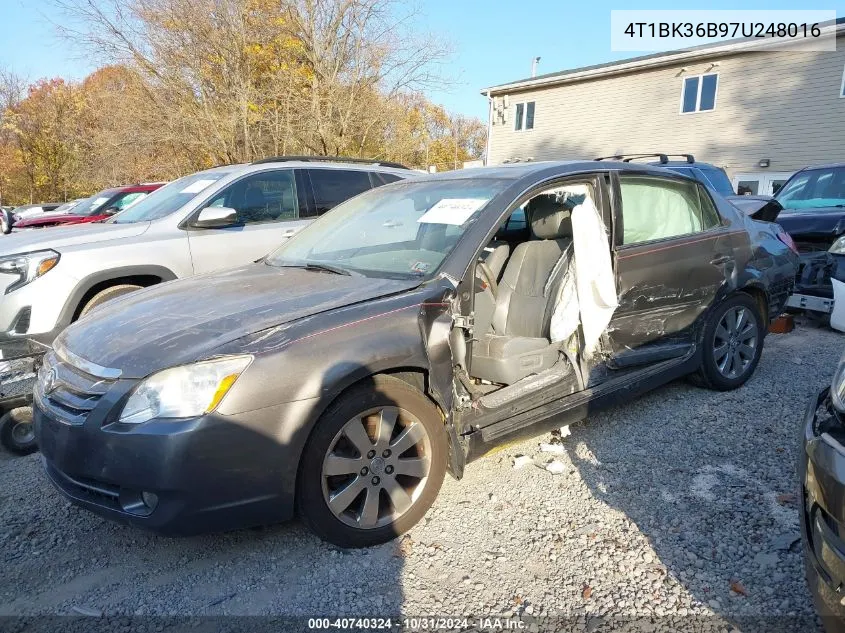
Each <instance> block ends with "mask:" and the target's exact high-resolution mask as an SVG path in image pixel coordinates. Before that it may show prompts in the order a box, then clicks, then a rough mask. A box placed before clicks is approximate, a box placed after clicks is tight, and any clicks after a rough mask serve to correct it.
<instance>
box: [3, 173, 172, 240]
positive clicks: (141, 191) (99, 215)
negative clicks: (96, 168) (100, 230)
mask: <svg viewBox="0 0 845 633" xmlns="http://www.w3.org/2000/svg"><path fill="white" fill-rule="evenodd" d="M163 184H164V183H163V182H153V183H145V184H142V185H127V186H125V187H113V188H112V189H103V190H102V191H101V192H100V193H98V194H95V195H93V196H91V197H90V198H88V199H87V200H83V201H82V202H80V203H79V204H78V205H76V206H75V207H73V209H72V210H71V211H70V212H69V213H43V214H40V215H37V216H33V217H29V218H23V219H20V220H16V221H15V223H14V228H16V229H40V228H44V227H48V226H64V225H66V224H82V223H85V222H99V221H100V220H107V219H109V218H110V217H111V216H113V215H114V214H115V213H119V212H121V211H123V210H124V209H125V208H126V207H128V206H129V205H130V204H132V203H133V202H137V201H138V200H140V199H141V198H143V197H144V196H146V195H147V194H149V193H150V192H152V191H155V190H156V189H158V188H159V187H161V186H162V185H163Z"/></svg>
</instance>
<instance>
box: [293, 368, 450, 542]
mask: <svg viewBox="0 0 845 633" xmlns="http://www.w3.org/2000/svg"><path fill="white" fill-rule="evenodd" d="M447 452H448V445H447V441H446V433H445V430H444V428H443V421H442V418H441V415H440V412H439V410H438V409H437V407H435V406H434V404H432V403H431V401H430V400H429V399H428V398H427V397H426V396H425V395H424V394H422V393H421V392H420V391H418V390H417V389H415V388H413V387H411V386H410V385H408V384H407V383H405V382H402V381H401V380H398V379H396V378H393V377H390V376H375V377H374V378H373V379H372V380H369V381H367V383H366V384H362V385H360V386H357V387H354V388H352V389H351V390H350V391H349V392H347V393H345V394H344V395H342V396H341V397H340V398H339V399H338V400H337V401H336V402H335V403H333V404H332V405H331V406H330V407H329V409H328V410H327V411H326V412H325V414H323V416H322V417H321V418H320V420H319V421H318V422H317V425H316V427H315V428H314V431H313V432H312V434H311V437H310V438H309V440H308V443H307V445H306V447H305V450H304V452H303V456H302V461H301V463H300V469H299V476H298V479H297V508H298V511H299V514H300V516H301V518H302V520H303V522H304V523H305V524H306V525H307V526H308V527H309V528H310V529H311V531H312V532H314V533H315V534H316V535H317V536H319V537H320V538H322V539H323V540H326V541H329V542H330V543H333V544H335V545H338V546H340V547H369V546H371V545H378V544H380V543H385V542H387V541H390V540H391V539H393V538H395V537H397V536H399V535H400V534H402V533H404V532H406V531H408V530H409V529H411V528H412V527H413V526H414V525H415V524H416V523H417V522H418V521H419V520H420V519H421V518H422V517H423V515H425V513H426V512H427V511H428V509H429V508H430V507H431V504H432V503H434V499H435V498H436V497H437V493H438V492H439V491H440V486H441V485H442V483H443V477H444V475H445V473H446V455H447Z"/></svg>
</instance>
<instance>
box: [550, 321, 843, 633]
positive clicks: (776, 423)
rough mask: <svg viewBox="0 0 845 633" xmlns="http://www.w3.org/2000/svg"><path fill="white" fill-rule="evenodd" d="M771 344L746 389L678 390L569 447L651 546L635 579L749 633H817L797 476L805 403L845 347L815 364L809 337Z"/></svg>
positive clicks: (622, 409) (578, 431)
mask: <svg viewBox="0 0 845 633" xmlns="http://www.w3.org/2000/svg"><path fill="white" fill-rule="evenodd" d="M825 337H826V338H827V334H825ZM830 338H831V339H832V340H833V339H834V338H838V337H835V336H831V337H830ZM766 343H767V347H768V349H766V350H764V353H763V357H762V361H761V364H760V366H759V367H758V369H757V372H756V374H755V376H754V377H752V379H751V380H750V381H749V382H748V383H747V384H746V385H745V386H744V387H742V388H740V389H738V390H736V391H733V392H725V393H720V392H715V391H708V390H705V389H699V388H697V387H694V386H692V385H691V384H690V383H688V382H686V381H683V380H681V381H677V382H675V383H673V384H671V385H668V386H666V387H664V388H661V389H658V390H656V391H654V392H651V393H650V394H648V395H646V396H644V397H642V398H640V399H638V400H636V401H634V402H626V403H620V405H619V406H618V407H614V408H611V409H609V410H605V411H600V412H595V413H593V414H592V415H591V416H590V418H589V421H588V422H586V423H579V424H577V425H574V426H572V427H570V430H571V431H572V435H571V436H569V437H565V438H564V439H563V445H564V447H565V450H566V453H567V456H568V457H569V460H570V461H571V463H572V465H573V466H574V469H575V470H574V472H573V474H575V472H577V474H578V475H580V477H581V479H582V480H583V482H584V483H585V484H586V485H587V487H588V488H589V490H590V492H591V494H592V495H593V497H594V498H596V499H598V500H600V501H602V502H603V503H605V504H607V505H608V506H610V507H611V508H614V509H616V510H618V511H620V512H622V513H624V515H625V516H626V517H627V518H628V519H629V520H630V521H631V522H633V523H634V524H635V525H636V528H638V530H639V531H640V532H641V533H642V534H643V535H644V536H645V537H646V538H647V539H648V542H649V545H650V547H651V549H652V552H648V553H646V554H644V555H643V558H644V559H645V560H640V561H638V564H637V565H635V568H634V569H633V570H632V572H631V573H632V574H636V575H637V576H639V575H640V574H643V577H649V578H651V574H652V573H653V574H654V578H657V579H659V578H660V577H661V576H663V577H664V578H667V577H669V578H671V579H672V580H671V583H678V584H680V585H681V586H682V587H683V589H684V590H685V591H686V592H688V593H689V594H690V596H691V598H692V599H693V600H692V601H693V604H696V605H697V606H698V608H696V609H695V610H694V612H696V613H714V614H716V615H717V616H719V617H720V620H721V621H722V622H730V623H733V624H734V626H736V627H738V628H739V629H740V630H742V631H758V630H759V631H815V630H818V621H817V620H816V618H815V614H814V611H813V607H812V602H811V599H810V596H809V593H808V591H807V589H806V585H805V580H804V573H803V567H802V558H801V552H800V540H799V537H800V533H799V523H798V517H799V508H798V506H797V502H798V501H797V495H796V494H795V493H796V485H797V483H796V482H797V478H796V474H795V465H796V464H797V458H798V449H799V447H800V426H801V419H802V414H803V410H804V407H805V404H806V402H807V401H808V399H809V397H810V395H811V394H812V393H814V392H815V391H816V390H817V389H818V388H819V387H820V386H822V385H823V384H824V380H825V379H827V380H829V376H828V374H829V372H830V370H831V368H832V367H833V366H834V364H832V362H835V357H836V356H837V355H838V352H839V349H840V346H841V342H840V343H839V344H838V346H836V347H831V354H830V355H831V357H832V359H834V360H833V361H831V363H827V360H826V359H825V358H820V357H816V358H815V359H814V358H813V354H814V353H817V351H816V350H808V349H807V348H806V347H804V345H803V343H802V340H801V336H800V335H799V336H795V337H794V338H793V339H792V340H790V339H789V338H788V337H769V339H767V341H766ZM826 355H827V354H826V353H825V356H826ZM805 362H806V363H810V365H807V364H805ZM825 363H827V364H825ZM802 365H803V367H801V366H802ZM796 370H797V371H796ZM594 527H595V530H594V531H595V532H596V533H599V534H600V533H601V531H602V526H601V525H596V526H594ZM620 547H621V548H622V549H623V550H624V549H625V547H626V545H625V544H624V543H622V544H621V545H620ZM632 579H633V576H632ZM637 580H640V579H639V578H637ZM657 582H658V584H659V582H660V581H659V580H658V581H657ZM656 613H657V615H658V617H659V616H660V615H662V614H661V612H660V610H658V611H657V612H656ZM714 620H715V618H714ZM714 623H715V622H714Z"/></svg>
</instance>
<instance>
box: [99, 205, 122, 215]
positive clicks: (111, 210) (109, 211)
mask: <svg viewBox="0 0 845 633" xmlns="http://www.w3.org/2000/svg"><path fill="white" fill-rule="evenodd" d="M119 211H120V209H119V208H118V207H109V208H108V209H106V210H105V211H103V213H104V214H105V215H114V214H115V213H118V212H119Z"/></svg>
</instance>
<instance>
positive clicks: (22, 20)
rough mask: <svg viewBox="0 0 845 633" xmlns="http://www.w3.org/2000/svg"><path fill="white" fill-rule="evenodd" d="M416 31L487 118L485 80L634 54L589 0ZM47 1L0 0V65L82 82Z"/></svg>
mask: <svg viewBox="0 0 845 633" xmlns="http://www.w3.org/2000/svg"><path fill="white" fill-rule="evenodd" d="M419 6H420V8H421V11H422V17H421V18H420V32H433V33H436V34H438V35H440V36H441V37H443V38H445V39H446V40H448V41H449V42H451V44H452V47H453V50H454V54H453V56H452V58H451V61H450V63H449V65H448V66H447V68H446V72H447V73H448V74H449V75H450V76H452V77H453V79H454V83H453V85H452V86H451V87H450V88H449V90H447V91H437V92H433V93H430V95H429V96H430V97H431V98H432V99H433V100H434V101H436V102H438V103H442V104H443V105H445V106H446V107H447V108H448V109H450V110H453V111H456V112H460V113H462V114H466V115H472V116H478V117H480V118H482V119H486V116H487V106H486V100H485V99H484V97H482V96H481V95H480V90H481V89H482V88H484V87H486V86H489V85H495V84H498V83H505V82H508V81H513V80H516V79H522V78H525V77H528V76H529V75H530V74H531V60H532V59H533V58H534V57H535V56H538V55H539V56H540V57H541V58H542V59H541V61H540V65H539V68H538V72H539V73H549V72H555V71H558V70H564V69H566V68H576V67H579V66H586V65H590V64H598V63H602V62H607V61H612V60H616V59H623V58H625V57H631V56H633V55H635V54H636V53H614V52H612V51H611V50H610V11H611V9H621V8H625V9H631V8H633V7H632V6H631V5H630V4H626V3H621V2H619V0H616V2H607V1H605V0H592V1H591V2H583V1H582V2H562V1H561V0H522V1H521V2H519V1H513V0H510V1H508V2H504V1H503V0H492V1H491V0H486V1H482V0H424V1H420V3H419ZM680 6H681V5H679V4H678V3H677V0H676V1H675V2H647V3H643V4H642V5H641V6H640V7H638V8H641V9H677V8H680ZM683 8H689V9H695V8H701V9H704V8H707V9H740V8H741V9H797V8H810V7H802V6H801V5H800V4H798V3H796V2H795V0H792V2H786V1H782V0H760V1H750V0H746V1H744V2H742V3H741V4H738V3H737V2H736V1H734V2H725V1H711V2H694V1H693V2H687V3H685V4H684V5H683ZM812 8H813V9H834V10H836V12H837V15H838V16H843V15H845V4H843V3H842V1H841V0H840V2H838V3H833V2H827V3H825V4H819V5H813V6H812ZM51 13H52V12H51V9H50V4H49V1H48V0H0V67H7V68H11V69H12V70H14V71H16V72H18V73H21V74H23V75H25V76H26V77H28V78H29V79H31V80H35V79H38V78H40V77H55V76H62V77H67V78H74V79H79V78H82V77H84V76H85V75H86V74H88V73H89V72H91V70H93V68H94V66H93V65H92V62H91V61H90V60H87V59H85V57H84V56H83V55H82V54H81V53H80V52H79V51H73V50H69V49H68V46H67V45H66V44H65V43H64V42H62V41H61V40H59V39H58V38H57V37H56V35H55V33H54V29H53V27H52V26H51V24H50V22H49V20H48V19H47V18H46V17H45V16H51Z"/></svg>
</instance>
